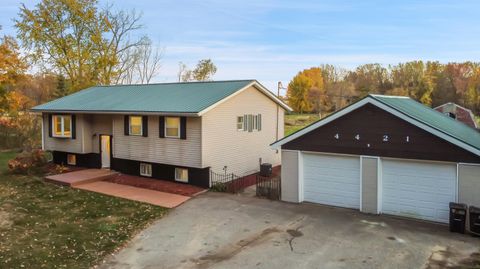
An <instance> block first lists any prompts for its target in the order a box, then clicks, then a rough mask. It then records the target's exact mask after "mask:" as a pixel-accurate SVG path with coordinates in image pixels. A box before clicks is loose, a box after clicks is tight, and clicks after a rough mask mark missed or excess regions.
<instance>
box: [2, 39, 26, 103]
mask: <svg viewBox="0 0 480 269" xmlns="http://www.w3.org/2000/svg"><path fill="white" fill-rule="evenodd" d="M26 70H27V64H26V62H25V59H24V58H23V57H22V56H21V55H20V51H19V47H18V44H17V42H16V41H15V39H14V38H13V37H10V36H3V37H2V38H1V39H0V111H3V112H5V111H6V110H8V109H7V106H8V102H7V99H6V95H7V94H8V92H9V91H11V90H12V88H13V87H14V86H15V85H16V84H17V82H18V81H19V80H20V79H21V77H22V76H24V73H25V71H26Z"/></svg>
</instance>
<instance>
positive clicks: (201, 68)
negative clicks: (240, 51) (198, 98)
mask: <svg viewBox="0 0 480 269" xmlns="http://www.w3.org/2000/svg"><path fill="white" fill-rule="evenodd" d="M215 73H217V67H216V66H215V64H214V63H213V61H212V60H211V59H203V60H200V61H198V63H197V65H196V66H195V68H194V69H193V70H189V69H188V67H187V66H186V65H185V64H184V63H182V62H180V63H179V71H178V78H179V81H207V80H210V79H211V78H212V76H213V75H215Z"/></svg>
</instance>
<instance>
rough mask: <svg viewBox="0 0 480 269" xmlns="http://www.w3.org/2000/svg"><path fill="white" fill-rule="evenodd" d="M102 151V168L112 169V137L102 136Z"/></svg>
mask: <svg viewBox="0 0 480 269" xmlns="http://www.w3.org/2000/svg"><path fill="white" fill-rule="evenodd" d="M100 149H101V154H102V168H110V149H111V147H110V136H109V135H101V136H100Z"/></svg>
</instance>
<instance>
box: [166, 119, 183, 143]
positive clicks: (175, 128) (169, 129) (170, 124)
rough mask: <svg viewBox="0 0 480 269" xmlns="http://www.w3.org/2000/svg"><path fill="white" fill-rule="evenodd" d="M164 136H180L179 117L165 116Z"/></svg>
mask: <svg viewBox="0 0 480 269" xmlns="http://www.w3.org/2000/svg"><path fill="white" fill-rule="evenodd" d="M165 137H172V138H180V118H179V117H165Z"/></svg>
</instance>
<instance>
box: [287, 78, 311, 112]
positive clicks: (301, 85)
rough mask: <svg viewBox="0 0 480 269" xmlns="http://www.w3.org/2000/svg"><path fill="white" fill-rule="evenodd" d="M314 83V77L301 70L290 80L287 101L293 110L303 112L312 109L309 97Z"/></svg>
mask: <svg viewBox="0 0 480 269" xmlns="http://www.w3.org/2000/svg"><path fill="white" fill-rule="evenodd" d="M312 85H313V81H312V79H310V78H309V77H307V76H306V75H305V74H302V73H301V72H300V73H298V74H297V75H296V76H295V77H294V78H293V79H292V81H290V83H289V84H288V89H287V101H288V104H289V105H290V106H291V107H292V108H293V110H295V111H298V112H300V113H303V112H308V111H310V110H311V109H312V105H311V102H310V100H309V99H308V97H309V95H308V93H309V90H310V89H311V88H312Z"/></svg>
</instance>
